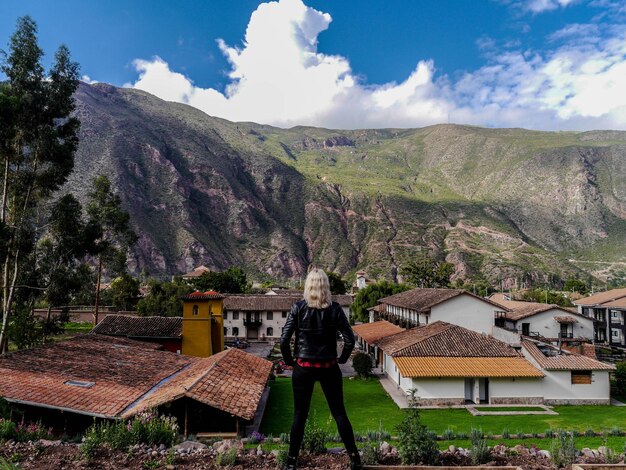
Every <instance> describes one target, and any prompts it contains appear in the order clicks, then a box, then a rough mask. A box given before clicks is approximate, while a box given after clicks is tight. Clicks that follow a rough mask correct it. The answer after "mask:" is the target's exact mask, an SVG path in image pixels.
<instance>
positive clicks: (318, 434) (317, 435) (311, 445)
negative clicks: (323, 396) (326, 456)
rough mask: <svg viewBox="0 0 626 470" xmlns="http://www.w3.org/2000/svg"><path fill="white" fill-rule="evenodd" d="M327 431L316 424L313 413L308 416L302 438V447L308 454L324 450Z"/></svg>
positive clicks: (320, 452) (323, 451)
mask: <svg viewBox="0 0 626 470" xmlns="http://www.w3.org/2000/svg"><path fill="white" fill-rule="evenodd" d="M327 440H328V433H327V432H326V431H324V429H322V427H321V426H320V425H319V424H317V420H316V419H315V414H313V416H309V418H308V419H307V420H306V425H305V426H304V437H303V439H302V449H304V450H305V451H306V452H308V453H310V454H323V453H325V452H326V441H327Z"/></svg>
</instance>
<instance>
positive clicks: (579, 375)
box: [572, 370, 591, 385]
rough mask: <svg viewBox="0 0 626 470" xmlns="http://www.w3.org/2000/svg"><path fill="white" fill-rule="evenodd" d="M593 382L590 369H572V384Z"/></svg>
mask: <svg viewBox="0 0 626 470" xmlns="http://www.w3.org/2000/svg"><path fill="white" fill-rule="evenodd" d="M590 383H591V371H590V370H573V371H572V384H573V385H584V384H590Z"/></svg>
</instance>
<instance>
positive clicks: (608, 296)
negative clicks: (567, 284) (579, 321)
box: [574, 289, 626, 347]
mask: <svg viewBox="0 0 626 470" xmlns="http://www.w3.org/2000/svg"><path fill="white" fill-rule="evenodd" d="M574 304H575V305H576V306H577V307H578V312H579V313H581V314H582V315H584V316H586V317H589V318H592V319H593V320H594V321H595V334H594V339H595V341H596V342H598V343H608V344H610V345H611V346H618V347H625V346H626V322H625V319H626V289H612V290H609V291H606V292H598V293H597V294H593V295H591V296H589V297H584V298H582V299H578V300H575V301H574Z"/></svg>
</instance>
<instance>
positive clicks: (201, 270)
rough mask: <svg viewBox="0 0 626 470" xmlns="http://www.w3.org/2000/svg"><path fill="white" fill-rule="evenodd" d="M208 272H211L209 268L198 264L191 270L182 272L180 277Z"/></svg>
mask: <svg viewBox="0 0 626 470" xmlns="http://www.w3.org/2000/svg"><path fill="white" fill-rule="evenodd" d="M208 272H211V270H210V269H209V268H207V267H206V266H198V267H197V268H195V269H194V270H193V271H190V272H188V273H185V274H183V275H182V277H183V278H190V277H200V276H202V275H203V274H204V273H208Z"/></svg>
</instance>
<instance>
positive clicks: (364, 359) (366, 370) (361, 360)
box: [352, 352, 372, 378]
mask: <svg viewBox="0 0 626 470" xmlns="http://www.w3.org/2000/svg"><path fill="white" fill-rule="evenodd" d="M352 367H353V368H354V371H355V372H356V373H357V375H358V376H359V377H364V378H365V377H369V376H371V375H372V356H370V355H369V354H367V353H364V352H358V353H356V354H355V355H354V358H353V359H352Z"/></svg>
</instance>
